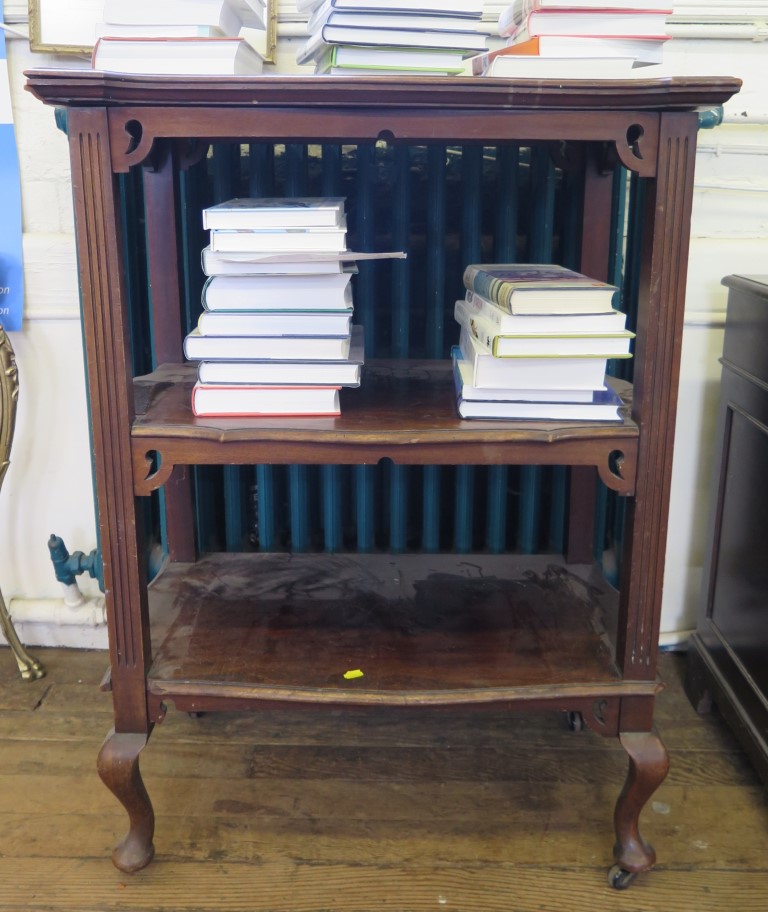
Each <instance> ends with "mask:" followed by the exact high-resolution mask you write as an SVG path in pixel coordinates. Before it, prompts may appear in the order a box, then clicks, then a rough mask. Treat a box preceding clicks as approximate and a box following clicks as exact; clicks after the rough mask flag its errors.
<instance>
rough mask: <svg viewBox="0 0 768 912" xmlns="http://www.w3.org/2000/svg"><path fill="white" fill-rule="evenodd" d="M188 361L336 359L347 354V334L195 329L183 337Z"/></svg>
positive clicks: (345, 356)
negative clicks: (209, 333) (204, 331)
mask: <svg viewBox="0 0 768 912" xmlns="http://www.w3.org/2000/svg"><path fill="white" fill-rule="evenodd" d="M184 357H185V358H187V359H188V360H189V361H211V360H215V359H217V358H221V359H223V360H228V361H248V360H249V359H251V358H257V359H261V360H267V361H269V360H277V359H283V360H289V361H301V360H303V359H305V358H306V359H307V360H310V361H327V360H333V361H339V360H340V359H342V358H347V357H349V336H348V335H347V336H204V335H203V334H202V333H201V332H200V331H199V330H198V329H197V328H195V329H194V330H192V332H191V333H189V335H187V337H186V338H185V339H184Z"/></svg>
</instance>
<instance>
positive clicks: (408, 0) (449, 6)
mask: <svg viewBox="0 0 768 912" xmlns="http://www.w3.org/2000/svg"><path fill="white" fill-rule="evenodd" d="M483 3H484V0H461V4H457V3H456V2H455V0H454V2H453V3H450V2H448V0H296V9H297V10H298V12H300V13H312V12H314V11H315V10H317V9H319V8H320V7H324V6H330V7H333V8H334V9H354V10H379V11H381V12H383V13H395V12H397V13H407V14H409V15H410V14H411V13H438V14H445V15H446V16H465V17H466V18H468V19H479V18H480V16H482V14H483ZM457 6H458V9H457Z"/></svg>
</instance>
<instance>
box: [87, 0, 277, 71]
mask: <svg viewBox="0 0 768 912" xmlns="http://www.w3.org/2000/svg"><path fill="white" fill-rule="evenodd" d="M265 6H266V0H162V2H157V0H106V2H105V3H104V11H103V13H102V15H103V20H102V21H100V22H97V23H96V35H95V38H96V43H95V45H94V49H93V57H92V60H91V66H92V67H93V69H94V70H105V71H108V72H113V73H145V74H156V75H163V76H171V75H173V76H250V75H254V74H256V73H260V72H261V71H262V66H263V63H264V60H263V57H262V55H261V53H260V52H259V51H258V50H257V49H256V46H254V44H252V43H251V42H250V41H249V39H248V37H244V36H248V35H249V34H251V33H253V34H254V37H255V34H256V33H258V32H261V31H263V30H264V29H265V28H266V25H265ZM251 30H253V32H251Z"/></svg>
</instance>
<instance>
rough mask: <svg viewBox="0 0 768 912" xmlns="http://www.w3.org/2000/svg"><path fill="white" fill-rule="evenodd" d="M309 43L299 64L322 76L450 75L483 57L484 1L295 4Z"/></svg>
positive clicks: (310, 0)
mask: <svg viewBox="0 0 768 912" xmlns="http://www.w3.org/2000/svg"><path fill="white" fill-rule="evenodd" d="M296 8H297V10H298V11H299V12H300V13H307V14H308V16H309V19H308V22H307V31H308V33H309V38H308V39H307V41H306V42H305V43H304V44H303V45H302V46H301V47H300V48H299V50H298V53H297V55H296V62H297V63H299V64H314V66H315V72H316V73H321V74H329V75H338V76H353V75H366V76H375V75H377V74H378V75H386V74H390V75H391V74H397V75H403V74H405V75H408V74H411V75H413V74H422V75H452V74H457V73H462V72H464V69H465V63H464V61H465V59H466V58H468V57H471V56H473V55H474V54H477V53H478V52H480V51H484V50H485V49H486V47H487V39H486V36H485V35H484V34H483V33H482V32H481V31H480V18H481V16H482V13H483V0H453V2H449V0H296Z"/></svg>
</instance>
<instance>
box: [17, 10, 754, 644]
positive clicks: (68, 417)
mask: <svg viewBox="0 0 768 912" xmlns="http://www.w3.org/2000/svg"><path fill="white" fill-rule="evenodd" d="M5 6H6V14H8V13H9V12H10V13H17V14H18V18H19V19H23V10H22V7H25V3H22V2H21V0H6V4H5ZM286 9H288V10H290V2H289V0H288V2H286V0H281V10H283V11H285V10H286ZM10 18H11V17H10V16H8V15H7V19H10ZM14 18H16V17H14ZM294 18H296V17H294ZM22 27H23V26H22ZM301 30H302V26H301V25H299V24H297V23H294V24H290V23H288V24H286V25H284V26H282V27H281V33H282V36H283V37H281V41H280V44H279V47H278V55H277V67H278V68H279V69H280V70H282V71H290V70H293V69H295V65H294V63H293V56H294V53H295V49H296V47H297V46H298V44H299V43H300V38H299V37H293V38H291V37H289V34H290V33H291V32H292V33H294V34H295V35H299V34H300V33H301ZM765 48H766V46H765V44H761V43H758V42H750V41H744V40H733V41H712V40H684V39H682V38H681V39H676V40H675V41H673V42H671V43H670V44H669V45H668V49H667V62H666V63H665V65H664V70H665V72H668V73H670V74H672V73H674V74H685V73H688V74H692V75H706V74H711V73H720V74H726V75H733V76H740V77H742V78H743V79H744V80H745V89H744V91H743V92H742V93H741V94H740V95H739V96H737V97H736V99H735V100H734V101H733V102H731V103H730V104H729V105H728V106H727V111H726V122H725V123H724V124H723V125H722V126H720V127H718V128H716V129H714V130H709V131H704V132H702V133H700V137H699V139H700V143H701V149H700V152H699V155H698V162H697V178H696V182H697V189H696V192H695V200H694V215H693V236H692V244H691V259H690V269H689V284H688V297H687V307H686V312H687V318H686V329H685V336H684V344H683V364H682V380H681V396H680V402H681V407H680V411H679V418H678V435H677V438H678V439H677V449H676V457H675V463H674V469H673V492H672V504H671V511H670V534H669V547H668V552H667V572H666V576H665V591H664V605H663V617H662V631H663V633H664V639H665V640H674V639H677V638H679V637H680V635H681V632H684V631H686V630H687V629H689V628H690V627H692V626H693V619H694V616H695V608H696V602H697V598H698V592H699V586H700V576H701V565H702V560H703V545H704V541H703V535H704V529H705V526H706V517H707V513H708V496H709V494H708V491H709V475H710V471H711V463H712V452H713V440H712V435H713V416H714V411H715V409H716V404H717V386H718V378H719V364H718V360H717V359H718V357H719V355H720V351H721V347H722V325H723V319H724V311H725V304H726V289H725V288H723V286H722V285H721V284H720V281H721V279H722V277H723V276H726V275H728V274H730V273H734V272H743V273H760V272H762V273H765V272H766V271H768V270H766V266H765V264H766V262H767V261H768V225H767V224H766V222H768V213H767V212H766V206H765V203H766V200H768V197H766V195H765V194H766V193H767V192H768V157H767V155H768V126H767V125H768V65H767V64H766V50H765ZM8 50H9V53H8V60H9V69H10V71H11V88H12V97H13V109H14V119H15V123H16V130H17V138H18V145H19V156H20V163H21V176H22V204H23V220H24V257H25V281H26V305H25V306H26V310H25V323H24V327H23V329H22V331H21V332H19V333H14V334H12V335H11V341H12V344H13V345H14V348H15V350H16V354H17V360H18V364H19V373H20V398H19V408H18V417H17V426H16V437H15V442H14V446H13V450H12V453H11V467H10V469H9V472H8V475H7V477H6V480H5V483H4V486H3V490H2V493H1V494H0V586H2V591H3V593H4V595H5V598H6V601H7V602H8V601H9V600H10V603H11V608H12V610H13V607H14V604H17V605H18V606H20V607H23V605H24V604H25V603H24V601H21V600H32V601H35V602H36V601H38V600H47V599H51V600H53V599H56V598H58V597H60V595H61V589H60V586H59V584H58V583H57V582H56V580H55V578H54V575H53V572H52V569H51V565H50V561H49V558H48V550H47V546H46V542H47V539H48V536H49V534H50V533H51V532H56V533H57V534H59V535H61V536H62V537H63V538H64V540H65V542H66V543H67V545H68V546H69V548H70V549H72V550H82V551H86V552H88V551H90V550H91V549H92V548H94V547H95V546H96V532H95V522H94V510H93V501H92V484H91V474H90V448H89V438H88V424H87V413H86V407H85V386H84V374H83V361H82V347H81V337H80V320H79V301H78V292H77V282H76V272H75V250H74V235H73V223H72V206H71V196H70V181H69V165H68V152H67V141H66V137H65V136H64V135H63V134H62V133H61V132H59V131H58V130H57V128H56V126H55V124H54V118H53V111H52V110H51V109H50V108H47V107H45V106H44V105H42V104H40V103H39V102H38V101H36V100H35V99H33V98H32V97H31V96H30V95H29V94H28V93H26V92H25V91H24V90H23V85H24V77H23V75H22V73H23V70H24V69H28V68H31V67H40V66H52V65H56V66H61V65H66V66H83V65H84V64H85V62H84V61H82V60H77V59H76V58H71V57H61V58H56V59H54V58H51V57H48V56H46V55H40V54H31V53H30V51H29V49H28V46H27V44H26V42H24V41H21V40H17V39H11V40H9V42H8ZM83 586H84V587H85V588H86V590H87V591H88V592H90V593H91V594H96V593H97V590H96V588H95V584H94V583H93V582H92V581H90V580H88V581H84V582H83ZM22 633H23V635H25V636H27V638H28V640H29V641H30V642H42V643H46V644H47V643H54V642H74V643H82V644H83V645H103V642H104V640H103V636H102V635H101V634H98V635H95V634H94V633H93V632H92V631H90V632H89V631H81V632H80V633H78V634H74V635H73V636H70V638H69V639H67V638H66V637H64V636H62V635H59V634H58V633H57V632H56V631H55V630H53V629H52V628H51V627H50V626H45V625H43V626H39V625H38V626H35V625H30V626H28V627H25V628H24V629H23V630H22Z"/></svg>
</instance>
